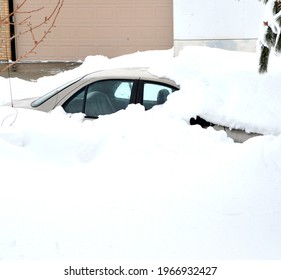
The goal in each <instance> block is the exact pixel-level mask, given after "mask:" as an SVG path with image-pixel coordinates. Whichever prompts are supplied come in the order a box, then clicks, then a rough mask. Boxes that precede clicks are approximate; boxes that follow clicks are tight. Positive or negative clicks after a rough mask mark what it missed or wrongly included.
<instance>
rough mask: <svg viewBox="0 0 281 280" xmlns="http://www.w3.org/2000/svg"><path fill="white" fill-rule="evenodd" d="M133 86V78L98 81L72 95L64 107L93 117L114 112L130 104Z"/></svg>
mask: <svg viewBox="0 0 281 280" xmlns="http://www.w3.org/2000/svg"><path fill="white" fill-rule="evenodd" d="M132 87H133V81H131V80H103V81H97V82H94V83H92V84H90V85H88V86H86V87H85V88H84V89H82V90H79V91H78V92H77V93H76V94H74V95H72V97H71V99H70V100H68V101H67V102H66V103H65V104H64V105H63V108H64V110H65V111H66V112H69V113H78V112H82V113H85V114H86V116H87V117H92V118H96V117H98V116H100V115H107V114H112V113H115V112H117V111H119V110H121V109H125V108H126V107H127V106H128V104H129V103H130V99H131V93H132ZM81 104H82V105H81Z"/></svg>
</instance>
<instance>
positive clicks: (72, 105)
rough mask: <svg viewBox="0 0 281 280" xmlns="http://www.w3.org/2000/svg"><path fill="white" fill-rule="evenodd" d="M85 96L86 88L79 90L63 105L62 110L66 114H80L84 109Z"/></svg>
mask: <svg viewBox="0 0 281 280" xmlns="http://www.w3.org/2000/svg"><path fill="white" fill-rule="evenodd" d="M85 94H86V87H83V88H82V89H80V90H79V91H78V92H77V93H76V94H75V95H74V96H73V97H71V99H69V100H67V101H66V102H65V103H64V104H63V105H62V107H63V109H64V111H65V112H67V113H72V114H74V113H81V112H83V111H84V110H83V108H84V99H85Z"/></svg>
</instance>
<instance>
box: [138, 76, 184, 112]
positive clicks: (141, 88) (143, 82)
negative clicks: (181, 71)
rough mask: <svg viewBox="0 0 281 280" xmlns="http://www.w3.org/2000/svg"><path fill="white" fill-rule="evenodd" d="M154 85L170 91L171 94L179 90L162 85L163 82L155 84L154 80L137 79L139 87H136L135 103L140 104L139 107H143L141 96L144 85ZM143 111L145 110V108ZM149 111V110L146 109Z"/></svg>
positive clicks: (171, 86) (168, 85)
mask: <svg viewBox="0 0 281 280" xmlns="http://www.w3.org/2000/svg"><path fill="white" fill-rule="evenodd" d="M147 83H149V84H155V85H159V86H163V87H168V88H171V89H172V93H173V92H175V91H178V90H179V88H178V87H176V86H173V85H170V84H167V83H163V82H157V81H154V80H148V79H139V85H138V94H137V100H136V101H137V103H140V104H141V105H143V103H144V102H143V95H144V86H145V84H147ZM143 106H144V105H143ZM145 110H147V109H146V108H145ZM148 110H149V109H148Z"/></svg>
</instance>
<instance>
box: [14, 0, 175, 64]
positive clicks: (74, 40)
mask: <svg viewBox="0 0 281 280" xmlns="http://www.w3.org/2000/svg"><path fill="white" fill-rule="evenodd" d="M20 2H22V0H15V6H16V5H17V4H19V3H20ZM56 3H57V0H47V1H46V0H28V1H27V3H26V4H25V6H24V9H25V10H26V11H34V10H36V9H38V8H41V7H44V9H42V10H40V11H37V12H35V11H34V12H32V13H31V14H18V15H16V21H17V23H19V22H21V21H22V20H23V19H25V17H29V16H31V18H28V20H27V21H30V22H31V23H32V25H33V26H35V25H36V24H37V23H40V21H42V20H43V19H44V17H45V16H47V15H48V14H50V11H51V10H52V9H53V8H54V7H55V5H56ZM46 27H47V25H44V26H43V28H45V29H46ZM21 28H22V27H21V26H17V31H18V32H20V31H21ZM39 30H40V28H39V29H37V31H36V32H34V37H35V41H39V39H40V38H41V37H42V32H43V30H44V29H42V28H41V34H40V32H39ZM33 39H34V38H33V36H32V35H31V34H30V32H27V33H26V34H25V35H21V36H19V37H18V38H17V41H16V46H17V48H16V51H17V57H20V56H22V55H23V54H24V53H25V52H27V51H28V50H30V49H31V48H32V47H33V44H34V40H33ZM172 46H173V0H79V1H77V0H65V1H64V5H63V7H62V9H61V12H60V14H59V17H58V19H57V22H56V27H55V28H54V29H52V32H51V34H48V37H47V38H46V39H45V40H44V42H43V43H42V44H40V46H39V48H37V49H36V53H32V54H30V55H29V56H28V58H27V60H78V59H82V60H83V59H84V58H85V57H86V56H88V55H105V56H108V57H115V56H119V55H122V54H127V53H132V52H136V51H144V50H153V49H169V48H171V47H172Z"/></svg>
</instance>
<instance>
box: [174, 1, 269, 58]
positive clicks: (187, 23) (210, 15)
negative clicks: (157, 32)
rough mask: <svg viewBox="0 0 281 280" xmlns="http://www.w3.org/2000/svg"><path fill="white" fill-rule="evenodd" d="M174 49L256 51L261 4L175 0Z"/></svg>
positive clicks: (261, 12)
mask: <svg viewBox="0 0 281 280" xmlns="http://www.w3.org/2000/svg"><path fill="white" fill-rule="evenodd" d="M173 2H174V47H175V52H176V53H177V52H178V51H179V50H180V49H182V48H183V47H184V46H185V45H203V46H210V47H218V48H225V49H231V50H237V49H239V50H243V51H255V44H256V39H257V37H258V34H259V28H260V24H261V23H262V16H263V9H264V5H263V3H262V2H259V1H258V0H227V1H226V0H213V1H208V0H203V1H198V0H189V1H186V0H174V1H173Z"/></svg>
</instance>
